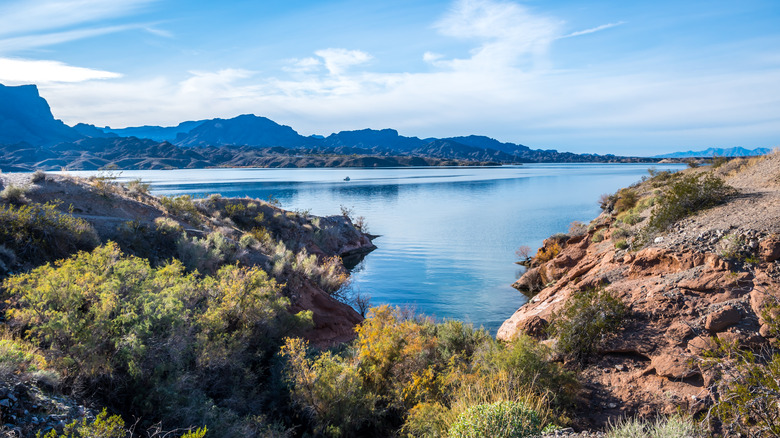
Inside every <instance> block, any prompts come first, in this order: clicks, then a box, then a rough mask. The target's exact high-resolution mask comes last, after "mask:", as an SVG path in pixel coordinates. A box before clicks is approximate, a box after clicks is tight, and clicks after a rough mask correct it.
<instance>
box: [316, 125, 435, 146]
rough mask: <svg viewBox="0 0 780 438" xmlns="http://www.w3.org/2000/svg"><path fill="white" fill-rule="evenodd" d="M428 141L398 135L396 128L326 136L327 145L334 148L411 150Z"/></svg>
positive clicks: (344, 132)
mask: <svg viewBox="0 0 780 438" xmlns="http://www.w3.org/2000/svg"><path fill="white" fill-rule="evenodd" d="M425 143H426V141H424V140H420V139H419V138H417V137H404V136H402V135H398V131H396V130H395V129H381V130H376V129H360V130H357V131H341V132H339V133H337V134H331V135H329V136H327V137H326V138H325V145H326V146H328V147H332V148H338V147H352V148H361V149H366V150H375V151H377V152H388V151H393V152H409V151H411V150H413V149H416V148H419V147H421V146H423V145H424V144H425Z"/></svg>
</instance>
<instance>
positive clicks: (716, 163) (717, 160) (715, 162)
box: [712, 155, 729, 169]
mask: <svg viewBox="0 0 780 438" xmlns="http://www.w3.org/2000/svg"><path fill="white" fill-rule="evenodd" d="M728 161H729V159H728V158H726V157H721V156H719V155H715V156H713V157H712V168H713V169H717V168H719V167H721V166H723V165H724V164H726V163H728Z"/></svg>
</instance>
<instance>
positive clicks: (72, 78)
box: [0, 58, 122, 85]
mask: <svg viewBox="0 0 780 438" xmlns="http://www.w3.org/2000/svg"><path fill="white" fill-rule="evenodd" d="M121 76H122V75H120V74H119V73H113V72H110V71H103V70H94V69H90V68H83V67H74V66H70V65H67V64H63V63H61V62H57V61H31V60H27V59H11V58H0V82H3V83H4V84H6V85H17V84H47V83H51V82H84V81H89V80H93V79H113V78H119V77H121Z"/></svg>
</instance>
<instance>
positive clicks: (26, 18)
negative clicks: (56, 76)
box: [0, 0, 157, 36]
mask: <svg viewBox="0 0 780 438" xmlns="http://www.w3.org/2000/svg"><path fill="white" fill-rule="evenodd" d="M155 1H157V0H121V1H117V0H21V1H20V0H16V1H11V2H7V3H5V4H4V5H2V6H0V35H6V36H7V35H15V34H23V35H29V34H33V33H38V32H41V31H52V30H58V29H63V28H67V27H70V26H75V25H83V24H88V23H93V22H95V21H99V20H106V19H112V18H117V17H122V16H126V15H128V14H130V13H134V12H137V11H138V10H140V9H141V8H143V7H145V6H146V5H148V4H151V3H153V2H155Z"/></svg>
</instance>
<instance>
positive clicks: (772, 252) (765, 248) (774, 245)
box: [758, 236, 780, 263]
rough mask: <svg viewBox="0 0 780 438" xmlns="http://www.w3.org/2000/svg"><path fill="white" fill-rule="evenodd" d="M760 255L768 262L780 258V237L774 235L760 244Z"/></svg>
mask: <svg viewBox="0 0 780 438" xmlns="http://www.w3.org/2000/svg"><path fill="white" fill-rule="evenodd" d="M758 257H759V258H760V259H761V260H762V261H764V262H767V263H770V262H774V261H775V260H780V237H777V236H772V237H770V238H768V239H764V240H763V241H761V243H759V245H758Z"/></svg>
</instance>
